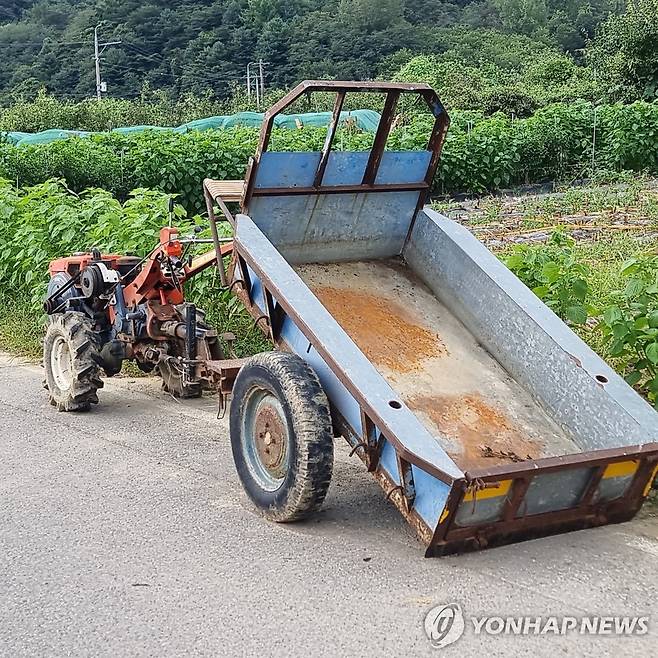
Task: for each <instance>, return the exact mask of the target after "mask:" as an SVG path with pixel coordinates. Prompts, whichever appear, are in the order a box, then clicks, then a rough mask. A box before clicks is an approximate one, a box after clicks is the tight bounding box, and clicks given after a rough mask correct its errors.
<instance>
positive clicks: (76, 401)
mask: <svg viewBox="0 0 658 658" xmlns="http://www.w3.org/2000/svg"><path fill="white" fill-rule="evenodd" d="M57 343H65V344H66V346H67V347H68V351H69V353H70V355H71V385H70V386H69V387H68V388H65V389H63V388H60V387H59V386H58V384H57V381H56V378H55V375H54V374H53V368H52V360H51V353H52V351H53V348H54V346H55V345H56V344H57ZM99 355H100V344H99V337H98V334H97V333H96V332H95V331H94V328H93V323H92V321H91V320H90V319H89V318H88V317H87V316H86V315H84V314H83V313H76V312H74V311H68V312H66V313H56V314H54V315H52V316H50V323H49V324H48V326H47V328H46V336H45V338H44V341H43V366H44V369H45V371H46V381H45V387H46V389H47V390H48V393H49V395H50V404H52V405H53V406H54V407H56V408H57V410H58V411H89V409H90V408H91V405H92V404H98V395H97V391H98V389H99V388H103V380H102V379H101V377H100V373H101V368H100V366H99V365H98V362H99V359H100V356H99Z"/></svg>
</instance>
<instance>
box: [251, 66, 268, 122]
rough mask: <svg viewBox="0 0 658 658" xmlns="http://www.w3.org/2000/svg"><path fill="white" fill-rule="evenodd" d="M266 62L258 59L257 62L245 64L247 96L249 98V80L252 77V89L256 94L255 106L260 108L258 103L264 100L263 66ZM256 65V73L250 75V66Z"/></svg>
mask: <svg viewBox="0 0 658 658" xmlns="http://www.w3.org/2000/svg"><path fill="white" fill-rule="evenodd" d="M265 64H267V62H264V61H263V60H262V59H259V60H258V61H257V62H249V64H247V98H248V99H249V100H251V80H252V77H253V79H254V91H255V94H256V107H257V108H258V109H259V110H260V103H261V101H262V100H265V75H264V73H263V66H265ZM252 66H258V73H254V74H253V76H252V73H251V67H252Z"/></svg>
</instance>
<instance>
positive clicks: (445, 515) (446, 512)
mask: <svg viewBox="0 0 658 658" xmlns="http://www.w3.org/2000/svg"><path fill="white" fill-rule="evenodd" d="M448 514H450V512H449V511H448V508H447V507H446V508H445V509H444V510H443V512H442V513H441V518H440V519H439V523H443V522H444V521H445V520H446V519H447V518H448Z"/></svg>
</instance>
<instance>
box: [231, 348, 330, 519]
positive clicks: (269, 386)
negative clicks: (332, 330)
mask: <svg viewBox="0 0 658 658" xmlns="http://www.w3.org/2000/svg"><path fill="white" fill-rule="evenodd" d="M255 389H263V390H265V391H266V392H268V393H269V394H271V395H273V396H274V397H275V398H276V399H277V401H278V402H279V403H280V405H281V408H282V409H283V412H284V414H285V420H286V424H287V434H288V447H287V449H288V450H289V451H290V453H289V460H288V468H287V471H286V472H285V475H284V476H283V482H282V484H281V485H280V486H279V488H278V489H276V490H274V491H269V490H267V489H265V488H263V487H262V486H261V485H260V483H259V482H258V480H257V479H256V478H255V477H254V476H253V474H252V472H251V470H250V468H249V465H248V458H247V457H246V456H245V454H244V448H243V437H242V431H243V413H244V406H245V400H247V398H248V396H249V395H250V394H251V392H252V391H254V390H255ZM230 433H231V447H232V450H233V459H234V461H235V466H236V468H237V471H238V475H239V477H240V480H241V482H242V485H243V487H244V489H245V491H246V492H247V495H248V496H249V498H251V500H252V501H253V503H254V504H255V505H256V507H257V508H258V509H259V510H260V511H261V512H262V513H263V515H264V516H265V517H266V518H268V519H270V520H272V521H276V522H278V523H286V522H290V521H298V520H300V519H304V518H306V517H308V516H309V515H310V514H312V513H313V512H315V511H316V510H318V509H319V508H320V507H321V505H322V503H323V501H324V498H325V496H326V494H327V490H328V489H329V483H330V481H331V474H332V471H333V460H334V443H333V428H332V423H331V413H330V410H329V402H328V400H327V396H326V395H325V393H324V391H323V390H322V386H321V384H320V381H319V380H318V377H317V375H316V374H315V372H314V371H313V369H312V368H311V367H310V366H309V365H308V364H307V363H306V362H305V361H304V360H303V359H301V358H300V357H298V356H297V355H295V354H289V353H286V352H266V353H263V354H257V355H256V356H254V357H252V358H251V359H250V360H249V361H248V362H247V363H246V364H245V365H244V366H243V367H242V369H241V370H240V373H239V374H238V376H237V378H236V380H235V385H234V387H233V400H232V402H231V409H230ZM246 440H253V437H246Z"/></svg>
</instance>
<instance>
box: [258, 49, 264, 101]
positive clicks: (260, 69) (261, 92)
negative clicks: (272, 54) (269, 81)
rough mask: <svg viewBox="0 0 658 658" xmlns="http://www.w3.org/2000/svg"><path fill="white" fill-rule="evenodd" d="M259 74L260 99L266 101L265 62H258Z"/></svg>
mask: <svg viewBox="0 0 658 658" xmlns="http://www.w3.org/2000/svg"><path fill="white" fill-rule="evenodd" d="M258 72H259V73H260V97H261V98H262V99H263V100H265V78H264V77H263V60H262V59H259V60H258Z"/></svg>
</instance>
